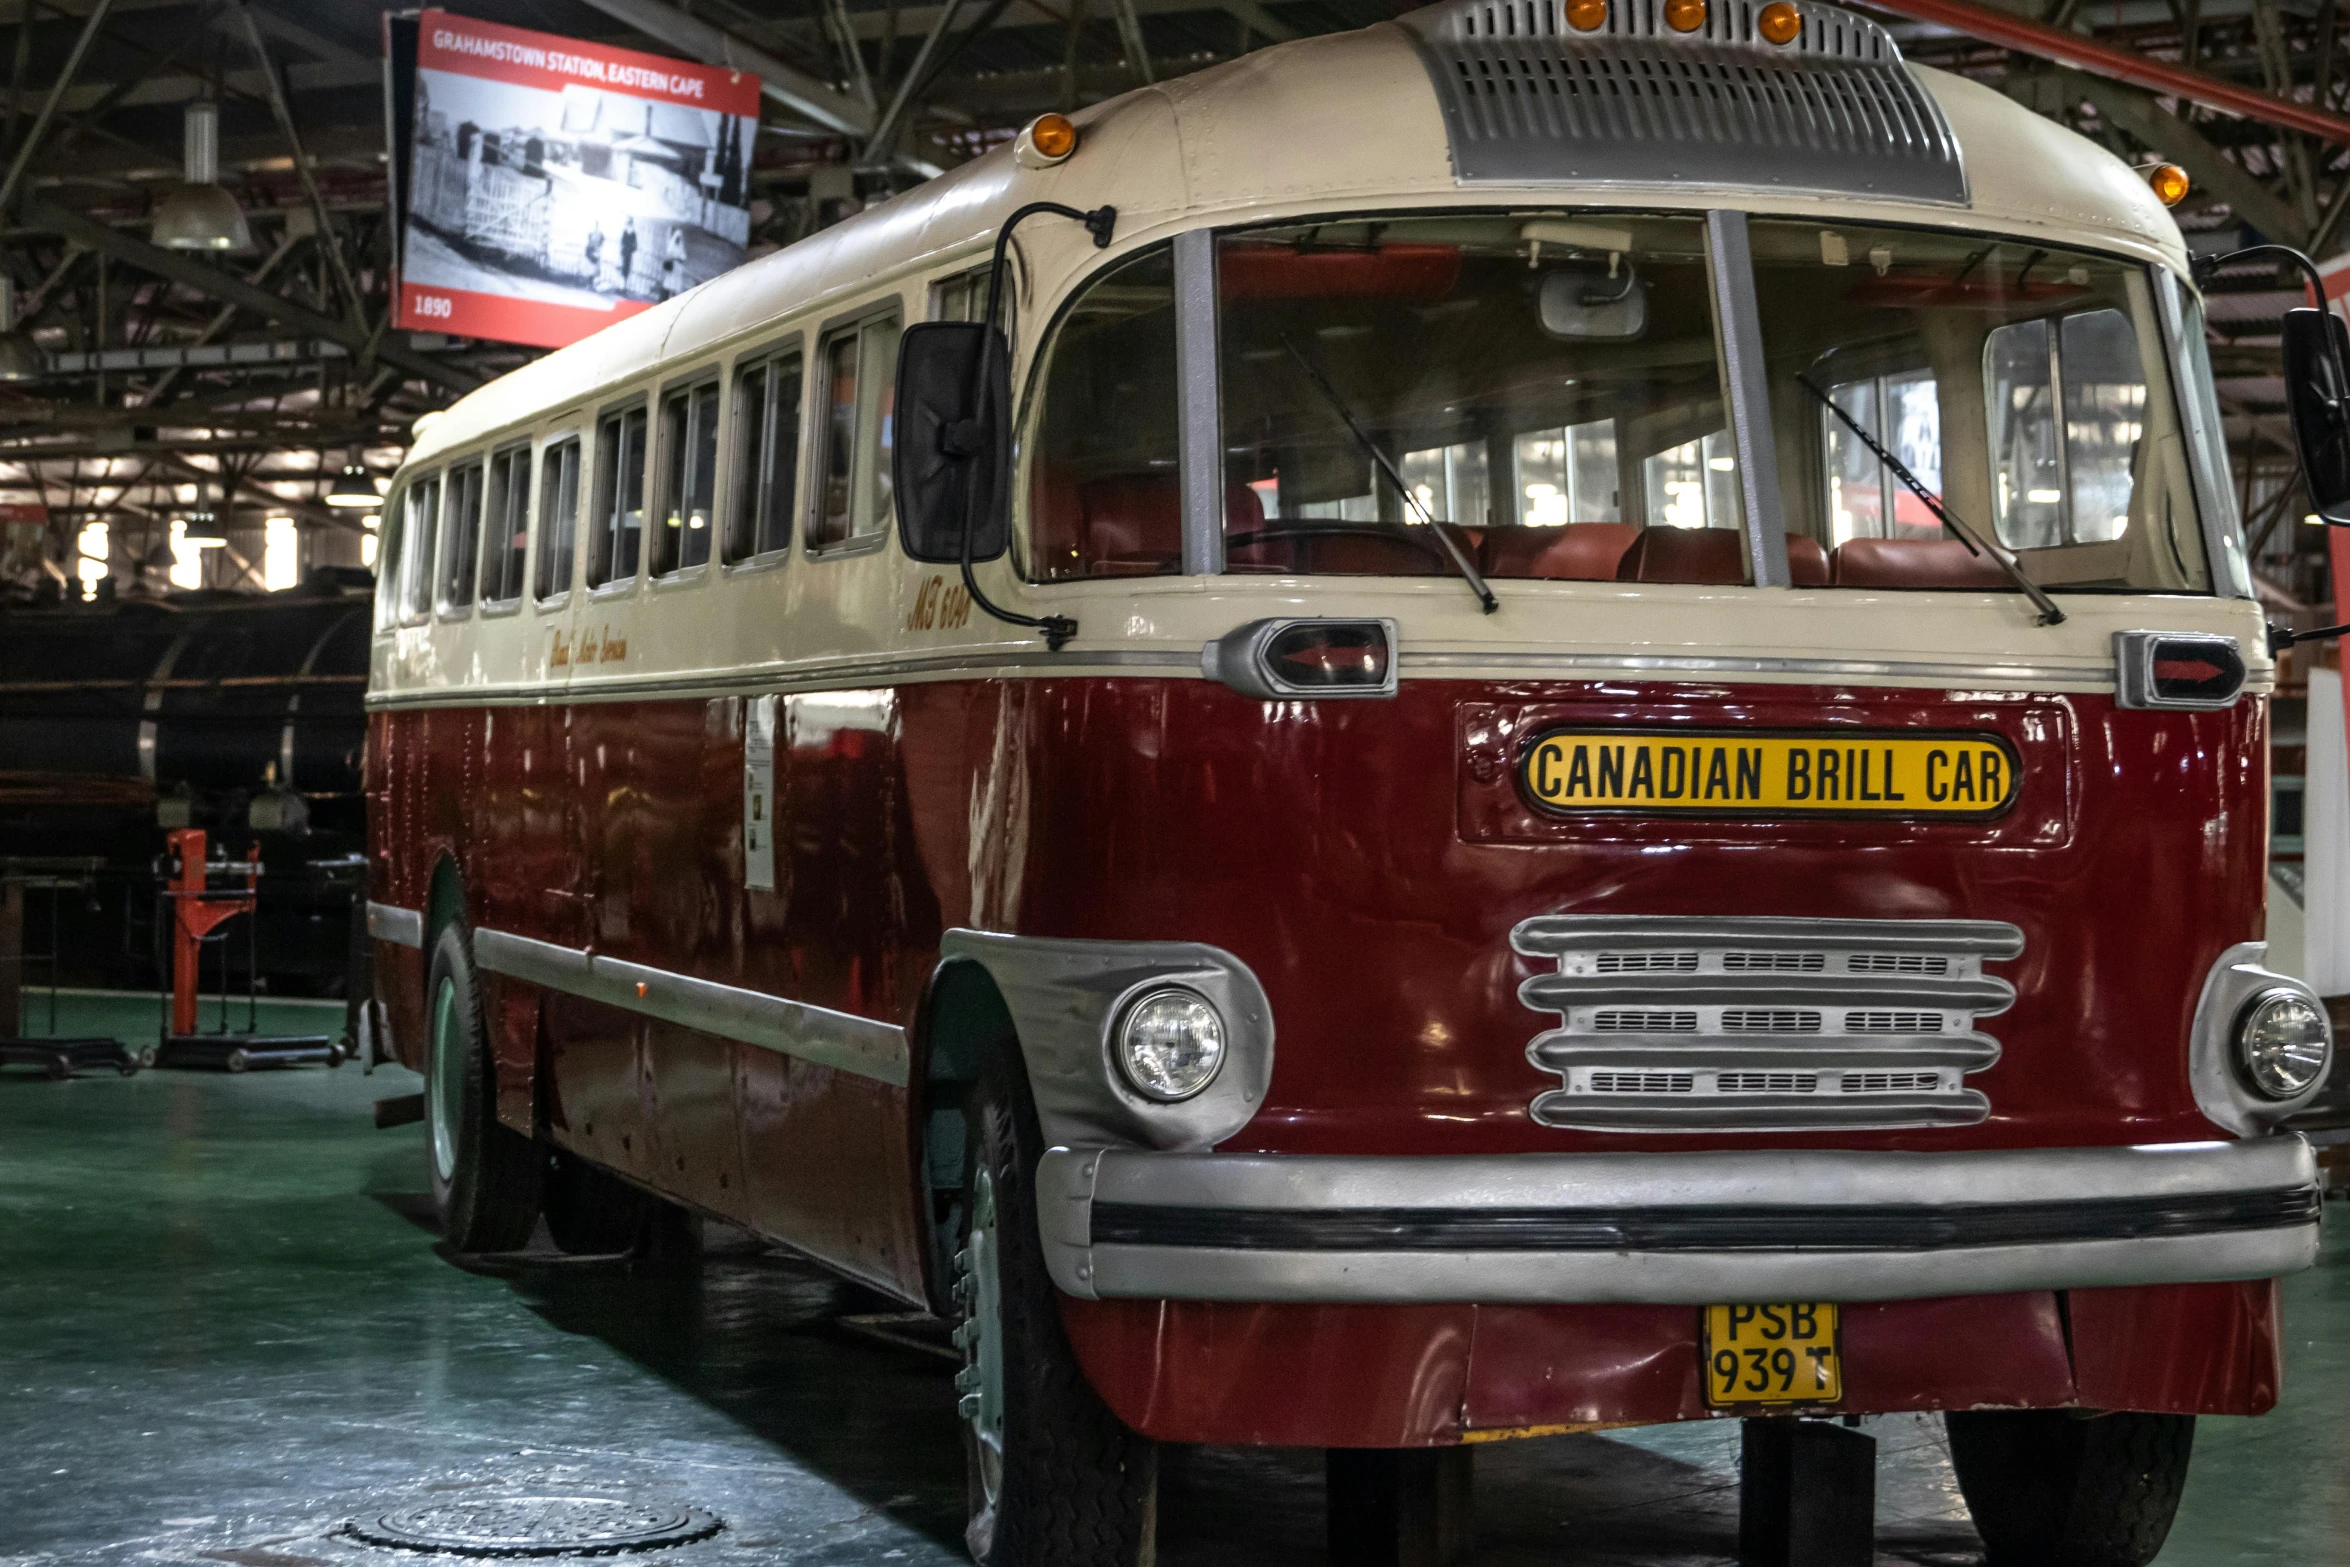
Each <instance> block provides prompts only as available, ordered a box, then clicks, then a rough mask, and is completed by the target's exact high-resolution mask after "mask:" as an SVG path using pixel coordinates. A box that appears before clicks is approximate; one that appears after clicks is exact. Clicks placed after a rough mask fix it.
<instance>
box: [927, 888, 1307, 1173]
mask: <svg viewBox="0 0 2350 1567" xmlns="http://www.w3.org/2000/svg"><path fill="white" fill-rule="evenodd" d="M939 955H940V966H941V969H942V971H943V969H944V967H945V966H946V965H947V964H950V963H974V964H977V965H978V966H979V967H981V968H983V969H985V970H986V971H987V973H988V977H989V978H991V979H993V980H994V981H995V986H996V990H997V992H998V993H999V994H1000V995H1001V996H1002V997H1003V999H1004V1005H1005V1007H1006V1009H1008V1010H1009V1011H1010V1012H1011V1014H1012V1022H1013V1025H1014V1026H1015V1027H1016V1028H1017V1029H1018V1030H1019V1035H1020V1056H1021V1059H1022V1061H1023V1062H1024V1063H1025V1064H1026V1065H1027V1068H1028V1086H1029V1092H1030V1093H1031V1094H1032V1095H1033V1096H1034V1097H1035V1100H1036V1115H1037V1120H1038V1121H1039V1122H1040V1123H1041V1125H1042V1128H1043V1131H1044V1137H1045V1141H1046V1142H1047V1143H1048V1144H1050V1143H1080V1142H1081V1143H1112V1144H1122V1145H1128V1146H1136V1145H1139V1146H1142V1147H1148V1148H1209V1147H1213V1146H1214V1145H1215V1144H1217V1143H1219V1142H1222V1141H1223V1140H1224V1139H1225V1138H1227V1137H1230V1136H1231V1135H1232V1134H1233V1133H1234V1132H1237V1131H1239V1130H1240V1129H1241V1128H1242V1127H1243V1126H1246V1125H1247V1124H1248V1122H1249V1119H1250V1117H1252V1116H1254V1115H1255V1114H1256V1113H1257V1107H1258V1106H1259V1105H1261V1104H1263V1103H1264V1100H1265V1089H1266V1087H1267V1085H1268V1084H1270V1083H1271V1082H1272V1079H1273V1006H1272V1003H1271V1002H1270V1001H1268V1000H1266V999H1265V989H1264V986H1262V985H1260V984H1258V983H1257V977H1256V975H1255V974H1253V973H1251V972H1250V971H1249V967H1248V965H1247V964H1245V963H1243V962H1241V961H1240V959H1238V958H1236V957H1234V956H1233V955H1232V954H1231V953H1229V952H1226V951H1224V950H1223V949H1221V948H1218V947H1210V946H1207V945H1204V944H1202V943H1200V942H1196V941H1075V940H1062V939H1057V938H1050V937H1042V936H1009V935H1004V934H1001V933H999V932H995V931H984V930H960V929H958V930H950V931H948V932H947V933H946V935H945V937H944V938H943V939H942V940H941V941H940V942H939ZM1169 984H1173V985H1181V986H1184V987H1186V988H1188V989H1191V990H1196V991H1198V992H1199V993H1200V994H1201V995H1203V996H1205V997H1206V998H1207V999H1208V1000H1209V1002H1210V1003H1212V1004H1213V1005H1214V1006H1215V1008H1216V1010H1217V1011H1218V1012H1219V1013H1221V1014H1222V1015H1223V1018H1224V1029H1225V1041H1224V1049H1225V1055H1224V1066H1223V1069H1222V1070H1221V1071H1219V1072H1218V1073H1217V1074H1216V1079H1215V1081H1214V1082H1212V1083H1210V1084H1209V1085H1208V1087H1207V1088H1206V1089H1204V1090H1202V1091H1201V1092H1200V1094H1199V1095H1198V1096H1197V1097H1195V1098H1191V1099H1186V1100H1184V1101H1183V1102H1181V1103H1180V1104H1160V1103H1158V1102H1156V1101H1153V1100H1149V1099H1145V1098H1143V1097H1142V1096H1141V1095H1140V1094H1137V1093H1135V1092H1134V1091H1133V1090H1132V1089H1131V1088H1129V1087H1127V1086H1126V1080H1125V1078H1124V1077H1123V1076H1122V1075H1120V1073H1119V1071H1118V1069H1117V1067H1116V1066H1115V1065H1114V1064H1113V1063H1112V1060H1111V1049H1112V1040H1111V1037H1110V1031H1111V1029H1112V1027H1113V1026H1114V1025H1115V1024H1116V1022H1117V1020H1118V1018H1119V1016H1120V1015H1121V1014H1122V1013H1123V1012H1124V1011H1125V1008H1126V1003H1127V1002H1128V1001H1129V1000H1131V999H1133V998H1134V997H1135V996H1136V995H1137V994H1138V993H1140V992H1141V991H1144V990H1149V989H1156V988H1158V987H1159V986H1161V985H1169Z"/></svg>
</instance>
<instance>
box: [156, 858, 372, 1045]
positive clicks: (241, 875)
mask: <svg viewBox="0 0 2350 1567" xmlns="http://www.w3.org/2000/svg"><path fill="white" fill-rule="evenodd" d="M164 841H165V843H166V845H167V849H166V858H167V869H166V874H165V876H164V879H163V886H162V888H161V890H160V891H159V892H158V894H157V898H156V902H157V905H158V909H157V913H158V918H157V921H156V923H157V924H158V925H160V924H162V923H163V921H162V919H161V911H162V910H163V909H166V908H168V909H169V910H171V921H170V923H171V1017H170V1021H169V1022H168V1024H167V1025H166V1026H165V1028H164V1031H163V1039H162V1042H161V1043H160V1044H159V1045H157V1047H156V1050H155V1064H156V1065H157V1066H159V1067H196V1068H201V1069H210V1070H216V1071H229V1072H242V1071H244V1070H246V1069H247V1068H248V1067H255V1066H297V1065H300V1064H302V1063H304V1062H310V1061H315V1062H319V1063H321V1064H323V1065H326V1066H341V1065H342V1064H343V1050H342V1046H341V1045H339V1044H337V1043H336V1042H335V1041H334V1040H331V1039H329V1038H328V1037H327V1036H326V1035H324V1034H292V1035H287V1034H263V1033H261V1032H259V1021H260V1011H261V1004H260V999H259V994H258V992H257V991H256V989H255V985H254V970H255V964H254V961H253V958H254V955H255V953H256V951H257V944H256V942H255V941H254V931H253V920H252V916H253V915H254V913H255V911H256V910H257V909H259V907H260V905H261V851H260V849H259V848H254V849H252V850H250V851H249V852H248V853H247V854H246V856H245V858H244V860H243V861H242V862H237V861H230V860H209V859H207V858H206V857H205V837H204V830H203V829H202V828H200V827H183V828H180V829H178V830H177V831H174V832H171V833H168V834H166V835H165V840H164ZM215 877H218V878H220V879H221V880H222V881H223V882H224V883H225V885H223V886H220V887H214V886H213V885H212V882H213V879H214V878H215ZM240 882H241V885H240V884H239V883H240ZM240 914H242V915H245V916H247V920H246V925H245V934H246V962H245V1027H244V1029H243V1030H242V1031H241V1032H236V1033H232V1032H230V1030H229V1026H228V956H227V953H226V952H225V951H224V952H223V953H222V955H221V962H220V1027H219V1028H218V1029H217V1030H215V1031H213V1032H211V1033H199V1032H197V1027H196V1000H197V989H198V980H199V977H200V974H201V967H202V964H203V960H204V948H205V946H206V945H207V944H208V943H209V944H217V943H219V942H222V941H224V940H226V939H227V938H226V937H224V936H218V935H215V934H214V932H215V931H217V930H218V929H219V928H220V927H221V926H222V925H225V924H227V923H228V922H229V921H230V920H232V919H235V918H236V917H237V916H238V915H240Z"/></svg>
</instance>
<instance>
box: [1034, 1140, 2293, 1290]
mask: <svg viewBox="0 0 2350 1567" xmlns="http://www.w3.org/2000/svg"><path fill="white" fill-rule="evenodd" d="M2319 1208H2320V1192H2319V1188H2318V1182H2317V1166H2316V1161H2315V1159H2314V1158H2313V1156H2312V1155H2311V1153H2310V1150H2309V1145H2308V1144H2306V1143H2305V1142H2303V1141H2302V1140H2301V1139H2300V1138H2298V1137H2294V1136H2271V1137H2259V1138H2251V1139H2247V1140H2244V1141H2241V1142H2206V1143H2167V1144H2155V1145H2149V1146H2142V1147H2127V1148H2042V1149H2020V1150H2012V1151H1994V1152H1972V1153H1831V1152H1784V1153H1781V1152H1767V1153H1627V1154H1519V1155H1498V1156H1476V1157H1463V1156H1445V1157H1428V1158H1412V1157H1369V1156H1354V1155H1298V1154H1217V1153H1159V1152H1151V1151H1147V1150H1140V1149H1125V1148H1074V1149H1072V1148H1056V1149H1053V1150H1052V1151H1051V1152H1049V1153H1047V1154H1046V1155H1045V1157H1044V1161H1043V1164H1042V1166H1041V1167H1040V1168H1039V1170H1038V1172H1037V1211H1038V1219H1039V1224H1040V1227H1041V1229H1042V1231H1043V1238H1044V1249H1045V1258H1046V1261H1047V1263H1048V1265H1049V1266H1050V1268H1051V1270H1052V1275H1053V1281H1054V1282H1055V1283H1056V1284H1058V1285H1059V1286H1060V1287H1061V1289H1063V1290H1064V1291H1066V1292H1067V1293H1069V1294H1071V1295H1076V1296H1079V1297H1081V1298H1084V1299H1088V1300H1096V1299H1135V1298H1140V1299H1169V1300H1229V1301H1316V1302H1354V1303H1373V1302H1385V1303H1411V1302H1430V1301H1475V1302H1483V1303H1495V1304H1498V1303H1503V1302H1520V1303H1541V1302H1602V1301H1617V1302H1646V1303H1651V1304H1659V1305H1673V1304H1689V1305H1697V1304H1705V1303H1709V1302H1715V1301H1751V1300H1837V1301H1862V1300H1904V1299H1918V1298H1925V1297H1930V1296H1941V1295H1977V1294H1993V1293H1999V1292H2004V1291H2009V1290H2046V1289H2086V1288H2092V1287H2097V1286H2107V1285H2135V1284H2180V1283H2198V1282H2208V1281H2215V1280H2226V1279H2262V1278H2272V1277H2275V1276H2276V1275H2278V1274H2283V1273H2291V1272H2294V1271H2296V1270H2298V1269H2301V1268H2305V1267H2308V1266H2309V1265H2310V1264H2311V1263H2312V1262H2313V1261H2315V1260H2316V1257H2317V1243H2318V1223H2319Z"/></svg>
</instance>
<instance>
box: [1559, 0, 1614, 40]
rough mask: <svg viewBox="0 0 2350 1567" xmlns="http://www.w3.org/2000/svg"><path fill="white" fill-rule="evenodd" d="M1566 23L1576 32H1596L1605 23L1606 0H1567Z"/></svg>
mask: <svg viewBox="0 0 2350 1567" xmlns="http://www.w3.org/2000/svg"><path fill="white" fill-rule="evenodd" d="M1567 25H1568V26H1569V27H1572V28H1573V29H1574V30H1575V31H1576V32H1578V33H1596V32H1598V31H1599V30H1600V29H1601V28H1603V27H1605V26H1606V25H1607V0H1567Z"/></svg>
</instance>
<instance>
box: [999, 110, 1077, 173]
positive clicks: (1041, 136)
mask: <svg viewBox="0 0 2350 1567" xmlns="http://www.w3.org/2000/svg"><path fill="white" fill-rule="evenodd" d="M1076 150H1077V127H1076V125H1075V124H1074V123H1072V122H1071V120H1070V118H1069V116H1067V115H1065V114H1040V115H1038V116H1037V117H1036V118H1035V119H1033V120H1030V121H1029V122H1028V124H1027V125H1026V126H1025V127H1023V128H1022V130H1021V132H1020V135H1019V136H1018V138H1017V139H1015V140H1014V141H1013V143H1012V158H1013V161H1014V162H1016V163H1018V164H1019V165H1020V167H1022V168H1024V169H1049V168H1051V167H1052V166H1053V165H1054V164H1056V163H1065V162H1067V161H1068V157H1069V154H1071V153H1073V152H1075V151H1076Z"/></svg>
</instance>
